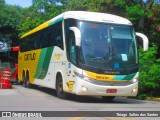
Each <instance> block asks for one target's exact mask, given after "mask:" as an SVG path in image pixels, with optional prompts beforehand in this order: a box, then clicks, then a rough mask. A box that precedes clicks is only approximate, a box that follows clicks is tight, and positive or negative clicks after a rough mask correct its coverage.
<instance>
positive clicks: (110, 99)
mask: <svg viewBox="0 0 160 120" xmlns="http://www.w3.org/2000/svg"><path fill="white" fill-rule="evenodd" d="M114 98H115V96H102V99H103V100H104V101H106V102H111V101H112V100H113V99H114Z"/></svg>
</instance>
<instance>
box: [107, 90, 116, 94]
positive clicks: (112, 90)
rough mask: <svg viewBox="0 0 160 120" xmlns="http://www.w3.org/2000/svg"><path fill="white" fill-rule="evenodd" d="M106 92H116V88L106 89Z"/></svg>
mask: <svg viewBox="0 0 160 120" xmlns="http://www.w3.org/2000/svg"><path fill="white" fill-rule="evenodd" d="M106 93H117V89H107V90H106Z"/></svg>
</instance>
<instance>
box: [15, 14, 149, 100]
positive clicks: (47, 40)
mask: <svg viewBox="0 0 160 120" xmlns="http://www.w3.org/2000/svg"><path fill="white" fill-rule="evenodd" d="M136 35H137V36H139V37H140V38H141V40H142V41H143V48H144V50H145V51H147V50H148V39H147V37H146V36H145V35H143V34H141V33H135V31H134V28H133V25H132V23H131V22H130V21H129V20H127V19H125V18H122V17H119V16H115V15H111V14H105V13H96V12H85V11H68V12H65V13H62V14H61V15H59V16H57V17H55V18H53V19H51V20H49V21H47V22H45V23H44V24H42V25H40V26H38V27H37V28H35V29H33V30H32V31H30V32H28V33H26V34H24V35H23V36H22V37H21V40H20V51H19V57H18V78H19V80H20V82H23V83H24V86H25V87H30V86H31V85H33V84H35V85H40V86H44V87H48V88H53V89H56V91H57V96H58V97H59V98H62V99H65V98H66V97H67V95H68V93H71V94H76V95H90V96H102V98H103V99H104V100H112V99H113V98H114V97H115V96H136V95H137V92H138V77H139V72H138V48H137V41H136Z"/></svg>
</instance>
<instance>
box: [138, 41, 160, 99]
mask: <svg viewBox="0 0 160 120" xmlns="http://www.w3.org/2000/svg"><path fill="white" fill-rule="evenodd" d="M157 49H158V47H157V46H156V45H155V44H152V47H150V49H149V51H148V52H143V50H142V49H140V52H139V57H140V58H139V59H140V60H139V61H140V67H139V68H140V80H139V91H140V93H139V94H147V95H149V96H154V95H158V94H159V93H158V92H157V91H159V90H160V74H159V70H160V59H157V58H156V54H157ZM159 95H160V94H159Z"/></svg>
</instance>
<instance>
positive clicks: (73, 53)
mask: <svg viewBox="0 0 160 120" xmlns="http://www.w3.org/2000/svg"><path fill="white" fill-rule="evenodd" d="M70 59H71V60H72V62H73V63H75V64H76V46H75V36H74V33H73V32H71V34H70Z"/></svg>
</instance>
